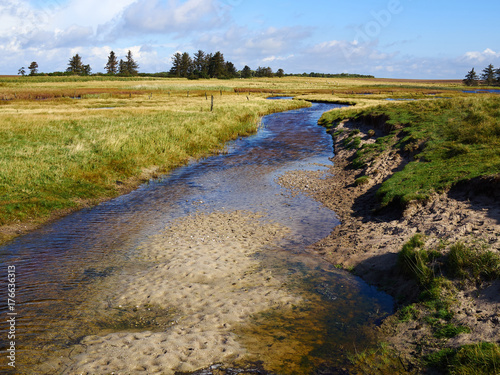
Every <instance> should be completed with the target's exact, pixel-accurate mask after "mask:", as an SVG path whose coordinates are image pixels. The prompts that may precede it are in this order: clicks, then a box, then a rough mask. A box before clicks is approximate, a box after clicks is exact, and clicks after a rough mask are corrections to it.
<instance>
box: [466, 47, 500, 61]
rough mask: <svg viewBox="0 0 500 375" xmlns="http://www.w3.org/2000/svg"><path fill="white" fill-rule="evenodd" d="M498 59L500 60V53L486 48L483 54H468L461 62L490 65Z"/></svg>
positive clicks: (474, 52)
mask: <svg viewBox="0 0 500 375" xmlns="http://www.w3.org/2000/svg"><path fill="white" fill-rule="evenodd" d="M498 59H500V52H495V51H493V50H492V49H490V48H486V49H485V50H484V51H483V52H478V51H472V52H466V53H465V54H464V55H463V56H462V57H461V58H460V61H462V62H469V63H483V62H486V63H490V62H493V61H495V60H498Z"/></svg>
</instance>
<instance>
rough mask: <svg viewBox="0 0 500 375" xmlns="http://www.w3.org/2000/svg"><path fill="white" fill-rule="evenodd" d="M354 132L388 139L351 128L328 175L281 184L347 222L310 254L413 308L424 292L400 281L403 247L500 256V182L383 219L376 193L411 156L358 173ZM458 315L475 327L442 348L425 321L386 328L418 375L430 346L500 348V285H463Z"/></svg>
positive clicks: (461, 189)
mask: <svg viewBox="0 0 500 375" xmlns="http://www.w3.org/2000/svg"><path fill="white" fill-rule="evenodd" d="M378 125H380V124H378ZM342 129H344V131H343V132H342V131H339V130H342ZM353 129H359V130H360V133H359V134H357V135H358V136H360V137H361V142H362V143H361V144H363V143H370V142H374V141H375V139H376V138H377V137H378V136H381V135H385V134H386V133H385V132H384V129H383V126H376V125H375V126H374V124H371V126H367V125H366V124H362V123H354V122H350V121H344V122H342V123H340V124H339V125H338V126H337V127H336V128H335V130H331V133H332V136H333V139H334V149H335V157H334V158H333V159H332V161H333V162H334V165H333V166H332V167H331V168H330V170H329V171H328V172H326V173H319V172H307V171H293V172H290V173H288V174H286V175H284V176H282V177H281V178H280V179H279V183H280V184H281V185H282V186H285V187H288V188H289V189H291V190H292V191H294V190H295V191H302V192H306V193H307V194H310V195H311V196H312V197H314V198H315V199H316V200H318V201H320V202H322V203H323V204H324V205H325V206H326V207H328V208H330V209H332V210H333V211H335V212H336V213H337V215H338V216H339V220H340V222H341V224H340V225H338V226H337V227H335V228H334V230H333V231H332V233H331V234H330V235H329V236H328V237H326V238H324V239H322V240H321V241H319V242H317V243H316V244H314V245H313V246H310V247H309V251H311V252H314V253H319V254H321V256H323V258H324V259H326V260H328V261H329V262H332V263H333V264H336V265H339V266H342V267H343V268H345V269H348V270H351V271H353V272H354V273H355V274H356V275H358V276H360V277H362V278H363V279H364V280H365V281H367V282H369V283H371V284H373V285H375V286H378V287H380V288H382V289H383V290H384V291H386V292H388V293H389V294H391V295H392V296H394V297H396V298H397V299H398V300H400V301H406V302H409V301H416V299H417V292H418V288H417V287H416V283H415V282H414V281H411V280H410V281H409V280H408V279H405V278H403V277H402V276H401V275H400V274H399V272H398V269H397V266H396V262H397V258H398V253H399V252H400V251H401V249H402V246H403V244H405V243H406V242H407V241H408V240H409V239H410V238H411V237H412V236H414V235H415V234H417V233H420V234H422V235H423V238H424V241H425V248H429V249H434V248H438V247H439V246H441V249H443V250H442V251H444V252H445V253H446V251H447V248H446V247H447V246H449V245H450V244H453V243H456V242H462V243H464V244H471V245H475V246H476V247H477V246H481V247H483V248H487V249H489V250H491V251H493V252H496V253H498V252H499V249H500V206H499V205H498V194H499V191H498V181H486V180H485V181H475V182H472V183H470V184H467V185H462V186H457V187H456V188H454V189H452V190H451V191H449V192H446V193H442V194H435V195H434V196H433V197H432V199H430V200H429V201H428V202H426V203H423V204H415V205H411V206H409V207H407V208H406V209H405V210H404V211H403V212H402V211H385V212H380V211H379V212H377V211H376V208H377V200H376V196H375V193H376V191H377V190H378V188H379V187H380V185H381V183H382V182H383V181H385V180H386V179H388V178H389V177H390V176H391V175H392V174H393V173H395V172H397V171H399V170H402V169H403V168H404V166H405V165H406V164H407V163H408V162H409V161H410V155H401V154H400V153H399V152H398V151H397V150H387V151H385V152H384V153H383V154H381V155H380V156H379V157H378V158H377V159H376V161H375V162H374V163H372V165H370V166H368V167H367V168H365V169H364V170H360V169H354V168H352V167H351V161H352V160H353V155H354V153H355V151H356V150H352V149H348V148H346V147H345V146H344V142H343V141H344V139H345V138H347V134H349V132H350V131H351V130H353ZM374 131H375V134H374ZM361 176H369V178H368V179H363V180H362V183H360V180H358V181H357V179H358V178H359V177H361ZM481 187H482V188H481ZM452 310H453V313H454V323H456V324H461V325H464V326H467V327H469V328H470V332H469V333H462V334H459V335H458V336H456V337H453V338H451V339H449V340H448V341H446V342H445V341H443V340H441V341H439V342H438V340H437V339H434V338H433V337H432V333H431V332H430V331H429V328H428V327H426V326H425V325H421V324H420V323H419V322H418V321H409V322H406V323H401V322H400V321H398V319H397V317H396V316H393V317H391V318H389V319H387V320H386V322H385V323H384V325H383V327H381V331H383V334H384V335H385V339H384V341H386V342H389V343H392V344H393V347H394V348H395V349H396V350H397V351H398V352H400V353H402V354H403V357H406V362H407V363H410V364H412V363H413V364H414V366H413V368H416V366H418V364H417V362H418V357H421V356H422V355H423V354H425V353H421V352H420V353H419V354H418V355H417V354H416V348H417V346H418V345H419V344H421V343H422V342H424V341H425V342H427V343H431V342H432V343H434V344H431V346H432V345H434V347H438V348H439V347H441V348H442V347H458V346H460V345H465V344H471V343H478V342H482V341H488V342H497V343H498V342H499V341H500V340H499V338H500V320H499V318H500V280H496V281H493V282H489V283H482V284H481V285H478V284H475V283H462V285H460V288H457V289H456V294H455V296H454V303H453V306H452ZM415 371H417V370H415Z"/></svg>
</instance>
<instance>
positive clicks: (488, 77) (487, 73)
mask: <svg viewBox="0 0 500 375" xmlns="http://www.w3.org/2000/svg"><path fill="white" fill-rule="evenodd" d="M481 79H482V80H483V81H484V83H486V84H487V85H488V86H491V85H493V83H494V82H495V68H494V67H493V65H492V64H490V65H488V66H487V67H486V68H484V69H483V74H481Z"/></svg>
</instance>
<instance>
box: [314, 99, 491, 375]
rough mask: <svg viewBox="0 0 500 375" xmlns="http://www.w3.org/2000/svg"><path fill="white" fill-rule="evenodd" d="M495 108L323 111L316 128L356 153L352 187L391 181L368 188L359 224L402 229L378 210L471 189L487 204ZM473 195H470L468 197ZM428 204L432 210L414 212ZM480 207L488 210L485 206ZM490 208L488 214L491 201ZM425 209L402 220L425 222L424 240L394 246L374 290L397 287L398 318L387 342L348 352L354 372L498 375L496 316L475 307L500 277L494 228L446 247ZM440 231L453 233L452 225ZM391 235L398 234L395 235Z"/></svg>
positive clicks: (413, 104)
mask: <svg viewBox="0 0 500 375" xmlns="http://www.w3.org/2000/svg"><path fill="white" fill-rule="evenodd" d="M499 108H500V97H498V96H495V95H488V96H477V97H472V96H465V95H462V96H456V97H453V98H450V99H432V100H429V99H427V100H419V101H410V102H408V101H405V102H391V103H389V104H384V105H372V106H364V107H358V106H354V107H351V108H348V109H343V110H341V111H331V112H329V113H326V114H325V115H324V116H323V117H322V119H321V124H322V125H323V126H325V127H328V128H331V129H332V133H333V134H334V136H338V138H337V142H339V143H338V144H339V145H340V148H342V147H344V148H345V149H350V150H354V151H353V152H354V155H353V156H352V159H349V161H350V164H349V167H350V168H352V169H353V172H354V174H355V175H356V179H355V182H354V185H356V186H358V187H362V186H363V185H366V184H368V185H369V186H371V185H370V181H374V180H375V179H376V176H378V173H381V172H382V175H384V176H387V178H386V179H385V180H382V179H379V180H378V181H383V182H381V183H380V184H377V185H373V186H374V188H373V189H371V190H370V191H369V192H367V191H366V190H364V193H365V194H369V196H370V197H373V198H376V201H377V207H378V210H375V211H370V212H371V213H370V214H369V215H368V216H369V218H367V216H365V217H364V219H365V220H366V221H371V222H372V223H374V222H377V221H378V219H380V222H381V223H382V224H381V228H385V229H387V228H398V227H397V225H396V224H395V225H394V226H390V225H388V224H386V223H384V220H383V219H384V217H385V216H384V215H385V213H386V212H385V211H384V210H380V209H381V208H388V207H391V208H397V211H392V210H391V211H390V213H391V214H392V213H395V212H399V213H401V212H402V210H403V209H405V208H407V207H409V206H410V205H411V204H412V203H415V202H419V203H423V202H425V201H429V202H430V201H432V199H433V197H434V196H435V194H436V193H442V192H446V191H449V189H456V190H452V191H456V192H461V193H464V196H465V193H466V192H467V194H469V193H468V192H470V191H474V194H475V193H476V192H480V193H482V194H484V193H486V196H489V197H494V196H495V194H498V187H499V185H498V181H499V173H500V110H499ZM348 119H349V120H351V122H350V123H349V124H348V125H347V126H339V129H337V130H335V127H336V126H337V125H338V124H339V123H340V122H342V121H345V120H348ZM341 133H342V135H341ZM340 140H342V141H340ZM349 155H350V154H349ZM384 158H386V159H387V158H389V159H390V160H397V163H401V164H400V167H399V168H398V170H399V171H398V172H395V173H393V172H392V171H393V169H392V168H394V167H395V164H394V165H393V164H391V165H390V167H389V168H390V169H387V170H383V171H382V170H380V171H377V169H376V168H379V169H380V168H382V169H383V168H384V164H381V163H378V162H380V161H381V160H382V159H384ZM386 159H384V160H386ZM377 163H378V164H377ZM360 189H361V188H360ZM471 189H472V190H471ZM360 194H361V193H360ZM374 194H375V196H374ZM474 194H471V195H467V196H469V197H471V199H472V198H473V197H474ZM459 199H465V198H459ZM372 201H373V199H372ZM492 202H493V200H492ZM429 206H431V203H429V204H428V205H425V204H423V205H421V206H417V207H420V208H421V209H423V208H424V207H429ZM432 207H434V208H436V207H439V206H437V205H436V206H432ZM444 207H448V208H449V209H451V208H450V207H449V206H444ZM473 207H474V206H473ZM481 207H483V210H487V209H488V208H485V207H488V206H486V204H485V206H481ZM489 207H490V209H491V210H492V211H493V208H494V206H493V203H491V206H489ZM436 209H437V208H436ZM470 210H471V212H472V211H473V208H470ZM427 211H429V212H430V213H431V214H428V215H427V216H423V215H420V216H412V215H413V214H412V213H411V212H412V211H411V210H409V211H407V214H408V215H409V216H408V217H406V216H405V217H404V218H401V222H404V223H406V225H409V224H408V223H409V221H411V220H412V219H413V220H415V218H418V219H417V220H421V221H422V222H425V224H423V225H421V226H419V225H418V223H417V222H412V224H411V225H412V228H414V229H415V231H417V232H420V229H419V228H430V230H429V231H428V232H427V231H425V230H423V231H422V232H423V233H428V234H429V237H426V236H423V235H421V234H417V235H415V236H413V237H412V238H410V239H409V240H408V241H407V242H406V243H405V244H404V245H403V246H402V247H401V248H399V247H398V248H395V249H394V248H392V249H390V250H392V251H394V250H396V251H397V250H398V249H399V250H400V251H399V254H398V257H397V262H394V266H392V268H391V269H390V270H387V269H386V268H383V269H384V274H383V276H381V279H380V280H381V282H380V283H381V284H383V285H398V286H401V288H399V289H398V288H393V289H391V291H392V292H393V295H394V296H395V297H396V298H397V301H398V311H397V312H396V313H395V314H394V315H393V316H392V317H390V318H389V319H388V320H387V321H386V322H385V323H384V330H385V331H384V332H385V333H386V339H387V340H388V341H389V342H390V344H381V345H380V347H379V348H378V349H376V350H371V351H368V352H363V353H358V354H356V355H354V356H353V357H352V361H353V363H354V366H355V367H356V369H357V370H358V371H359V372H360V373H378V374H394V373H397V374H407V373H410V374H419V373H439V374H497V373H499V371H500V370H499V369H500V350H499V349H500V347H499V345H498V341H497V340H491V336H490V335H489V332H490V331H489V329H492V330H495V329H498V312H497V311H498V310H495V309H493V310H491V311H490V310H488V308H489V307H488V308H485V306H487V304H486V302H485V304H483V305H480V303H479V302H478V301H479V300H480V299H481V298H484V299H485V300H487V298H486V297H485V296H484V295H483V291H485V290H489V289H488V288H490V289H491V288H494V285H497V284H495V283H498V280H499V279H500V256H499V252H498V246H496V247H495V246H494V245H489V244H491V242H488V241H486V240H485V239H484V238H483V235H484V233H481V229H483V230H485V231H487V230H490V229H489V228H491V227H483V226H482V224H484V222H481V221H480V222H478V227H477V229H478V230H477V231H476V232H474V234H473V235H471V234H470V231H469V232H467V231H466V230H464V231H463V232H462V233H463V234H462V235H461V236H458V239H457V237H456V235H457V232H455V233H454V234H453V235H454V236H455V237H454V240H453V241H450V240H448V236H450V235H452V233H447V232H442V233H439V231H437V230H436V231H433V229H436V228H438V227H439V228H443V225H442V224H443V223H441V224H440V223H437V224H436V225H437V226H433V224H432V223H433V220H435V219H436V220H438V221H439V218H438V217H437V216H435V215H433V214H432V209H429V210H427ZM427 211H425V212H427ZM471 212H468V211H467V209H465V210H463V211H460V212H458V211H456V212H455V213H460V214H463V215H464V217H468V216H471V215H472V213H471ZM491 214H492V215H493V212H492V213H491ZM389 216H390V217H391V218H394V216H393V215H389ZM410 218H411V219H410ZM406 219H408V220H406ZM391 220H394V219H391ZM405 220H406V221H405ZM445 220H446V219H445ZM394 222H395V223H397V222H398V221H394ZM497 222H498V221H497ZM367 225H368V224H367ZM439 225H441V226H439ZM454 225H455V224H454ZM375 227H376V224H373V225H372V226H369V228H370V229H371V230H373V229H374V228H375ZM444 227H445V228H447V230H448V229H449V230H450V231H453V230H455V229H454V228H455V227H454V226H453V225H450V226H444ZM457 228H458V227H457ZM485 228H488V229H485ZM496 228H498V227H496ZM388 232H389V233H391V232H392V233H394V234H395V236H396V237H397V236H398V233H400V232H399V231H398V230H388ZM384 233H385V232H384ZM413 233H415V232H413ZM436 236H437V237H436ZM485 238H486V237H485ZM349 239H350V240H351V238H349ZM353 242H354V241H353ZM437 243H438V244H437ZM493 243H495V242H494V241H493ZM426 244H429V245H426ZM376 249H377V246H376V245H371V247H370V250H372V251H373V252H374V253H376ZM385 251H388V249H387V248H386V250H385ZM383 254H384V255H386V253H385V252H384V253H383ZM366 272H369V271H366ZM403 286H404V287H403ZM389 289H390V288H389ZM396 290H398V291H397V292H396ZM488 301H489V300H488ZM492 301H495V299H493V300H492ZM469 304H470V305H469ZM492 305H493V306H494V302H492ZM471 306H481V308H479V307H477V308H475V309H472V308H471ZM488 306H489V305H488ZM483 309H485V310H483ZM486 311H487V312H486ZM481 314H483V315H481ZM488 314H489V315H488ZM490 326H491V327H492V328H489V327H490ZM495 327H496V328H495ZM478 331H481V332H482V333H484V335H481V334H479V332H478ZM495 332H496V331H495ZM478 338H482V339H478ZM486 340H487V341H488V342H482V341H486ZM490 341H491V342H490ZM395 348H398V349H395ZM402 352H403V354H402Z"/></svg>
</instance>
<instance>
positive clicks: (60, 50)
mask: <svg viewBox="0 0 500 375" xmlns="http://www.w3.org/2000/svg"><path fill="white" fill-rule="evenodd" d="M499 11H500V1H498V0H491V1H490V0H486V1H478V2H477V3H476V2H471V1H463V0H455V1H453V2H452V1H443V0H371V1H368V0H347V1H346V0H344V1H337V0H317V1H314V0H310V1H304V0H302V1H294V0H119V1H117V0H25V1H23V0H0V74H17V73H18V70H19V68H21V67H25V68H27V67H28V66H29V65H30V63H31V62H32V61H36V62H37V63H38V66H39V71H40V72H53V71H64V70H66V68H67V66H68V61H69V59H70V58H71V57H72V56H74V55H75V54H77V53H78V54H79V55H80V56H81V57H82V61H83V63H84V64H90V66H91V67H92V72H93V73H97V72H104V66H105V65H106V62H107V57H108V55H109V53H110V52H111V51H114V52H115V54H116V55H117V56H118V58H124V57H125V55H126V53H127V51H128V50H130V51H132V54H133V56H134V59H135V60H136V61H137V62H138V64H139V71H140V72H148V73H155V72H163V71H168V70H170V68H171V66H172V64H171V62H172V55H173V54H175V53H176V52H181V53H182V52H188V53H189V54H190V55H191V56H192V55H193V54H194V53H195V52H196V51H198V50H203V51H205V52H207V53H214V52H217V51H220V52H222V53H223V55H224V58H225V59H226V61H231V62H233V63H234V65H235V66H236V68H237V69H242V68H243V67H244V66H245V65H248V66H250V68H252V69H256V68H257V67H259V66H262V67H271V68H272V69H273V71H276V70H278V69H279V68H281V69H283V70H284V71H285V73H303V72H307V73H309V72H319V73H358V74H370V75H374V76H376V77H381V78H417V79H462V78H464V76H465V74H466V73H467V72H468V71H469V70H470V69H471V68H473V67H474V68H475V70H476V72H481V71H482V70H483V69H484V68H485V67H486V66H488V65H489V64H493V65H494V66H495V67H496V68H499V67H500V22H499V21H498V20H499V14H500V12H499Z"/></svg>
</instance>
